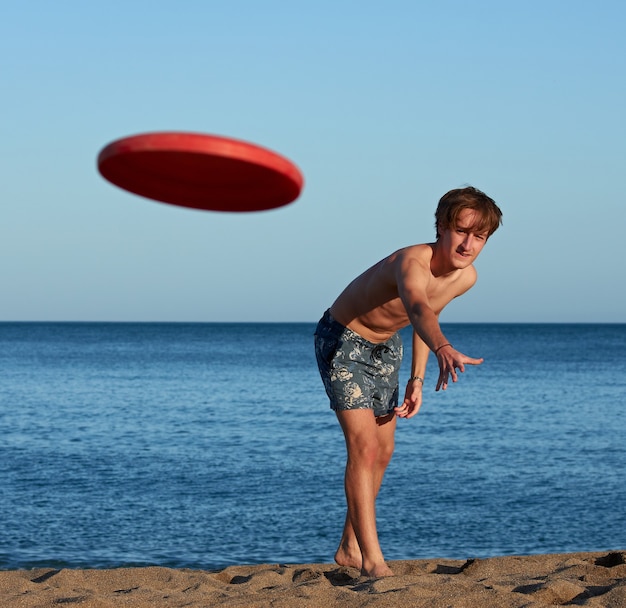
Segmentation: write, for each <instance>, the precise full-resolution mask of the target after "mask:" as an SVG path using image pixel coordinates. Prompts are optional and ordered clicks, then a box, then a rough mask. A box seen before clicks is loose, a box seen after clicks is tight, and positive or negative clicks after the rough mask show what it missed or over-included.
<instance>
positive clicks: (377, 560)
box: [335, 409, 396, 576]
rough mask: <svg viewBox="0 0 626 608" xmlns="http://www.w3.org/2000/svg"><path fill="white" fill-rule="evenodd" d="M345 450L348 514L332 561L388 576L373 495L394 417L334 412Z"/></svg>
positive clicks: (390, 449) (389, 445)
mask: <svg viewBox="0 0 626 608" xmlns="http://www.w3.org/2000/svg"><path fill="white" fill-rule="evenodd" d="M337 418H338V419H339V423H340V424H341V428H342V429H343V432H344V436H345V439H346V448H347V451H348V462H347V464H346V477H345V489H346V500H347V503H348V514H347V517H346V523H345V527H344V532H343V536H342V539H341V543H340V545H339V549H338V550H337V554H336V555H335V560H336V561H337V563H338V564H340V565H344V566H352V567H357V568H359V567H360V568H361V572H362V574H365V575H367V576H388V575H391V574H392V572H391V570H390V569H389V567H388V566H387V565H386V564H385V561H384V557H383V554H382V551H381V549H380V544H379V542H378V533H377V531H376V496H377V495H378V491H379V490H380V486H381V483H382V480H383V476H384V474H385V469H386V468H387V465H388V464H389V461H390V460H391V456H392V454H393V448H394V433H395V428H396V419H395V414H390V415H389V416H384V417H379V418H375V417H374V413H373V411H372V410H367V409H361V410H347V411H339V412H337Z"/></svg>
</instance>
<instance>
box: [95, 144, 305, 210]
mask: <svg viewBox="0 0 626 608" xmlns="http://www.w3.org/2000/svg"><path fill="white" fill-rule="evenodd" d="M98 170H99V171H100V173H101V174H102V176H103V177H104V178H105V179H107V180H108V181H110V182H111V183H113V184H115V185H116V186H119V187H120V188H123V189H124V190H128V191H129V192H132V193H133V194H138V195H140V196H145V197H147V198H151V199H153V200H156V201H161V202H163V203H170V204H172V205H179V206H181V207H192V208H194V209H204V210H210V211H261V210H264V209H274V208H276V207H282V206H283V205H287V204H288V203H291V202H292V201H294V200H295V199H296V198H298V196H299V194H300V191H301V190H302V185H303V183H304V179H303V177H302V174H301V173H300V170H299V169H298V167H296V166H295V165H294V164H293V163H292V162H291V161H289V160H288V159H286V158H284V157H283V156H280V155H279V154H276V153H275V152H272V151H271V150H268V149H266V148H262V147H260V146H257V145H255V144H251V143H248V142H245V141H240V140H236V139H231V138H227V137H219V136H217V135H206V134H201V133H179V132H158V133H143V134H140V135H133V136H131V137H125V138H123V139H118V140H116V141H114V142H111V143H110V144H108V145H107V146H105V147H104V148H103V149H102V151H101V152H100V154H99V155H98Z"/></svg>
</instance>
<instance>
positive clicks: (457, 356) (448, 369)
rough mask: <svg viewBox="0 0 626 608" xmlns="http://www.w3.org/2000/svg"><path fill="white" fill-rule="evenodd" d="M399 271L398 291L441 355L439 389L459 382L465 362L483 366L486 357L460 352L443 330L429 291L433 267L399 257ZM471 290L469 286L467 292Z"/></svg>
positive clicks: (418, 328) (418, 326)
mask: <svg viewBox="0 0 626 608" xmlns="http://www.w3.org/2000/svg"><path fill="white" fill-rule="evenodd" d="M397 273H398V274H397V285H398V293H399V295H400V298H401V300H402V303H403V305H404V307H405V309H406V311H407V314H408V317H409V320H410V322H411V325H412V326H413V329H414V330H415V332H416V333H417V334H418V335H419V337H420V338H421V339H422V340H423V341H424V343H425V344H426V345H427V346H428V348H429V349H430V350H432V351H433V352H434V353H435V355H436V356H437V362H438V364H439V378H438V379H437V386H436V388H435V390H437V391H438V390H439V389H443V390H446V389H447V388H448V381H449V379H450V378H452V382H456V381H457V379H458V376H457V373H456V370H457V369H458V370H459V371H460V372H464V371H465V364H469V365H479V364H480V363H482V362H483V360H482V359H473V358H471V357H467V356H466V355H464V354H463V353H461V352H460V351H457V350H456V349H455V348H454V347H453V346H452V345H451V344H450V343H449V342H448V340H447V338H446V337H445V336H444V334H443V332H442V331H441V327H440V326H439V319H438V315H437V314H436V313H435V311H434V310H433V309H432V307H431V305H430V302H429V299H428V294H427V289H428V283H429V279H430V269H429V268H428V267H426V266H425V265H424V264H423V263H422V262H421V261H420V260H418V259H416V258H405V259H401V260H399V264H398V269H397ZM470 286H471V285H470ZM467 289H469V287H467V288H466V289H464V290H463V291H467Z"/></svg>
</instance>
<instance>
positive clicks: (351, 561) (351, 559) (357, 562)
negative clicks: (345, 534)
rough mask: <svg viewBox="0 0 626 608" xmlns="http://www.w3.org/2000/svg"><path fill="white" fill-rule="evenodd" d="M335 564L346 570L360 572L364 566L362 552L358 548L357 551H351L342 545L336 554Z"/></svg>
mask: <svg viewBox="0 0 626 608" xmlns="http://www.w3.org/2000/svg"><path fill="white" fill-rule="evenodd" d="M335 562H337V564H339V565H340V566H345V567H346V568H356V569H357V570H360V569H361V567H362V565H363V558H362V557H361V550H360V549H359V548H358V547H357V549H356V551H351V550H350V549H349V548H348V547H344V546H343V545H341V546H340V547H339V549H337V553H335Z"/></svg>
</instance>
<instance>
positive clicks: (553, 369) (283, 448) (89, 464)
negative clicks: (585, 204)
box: [0, 322, 626, 570]
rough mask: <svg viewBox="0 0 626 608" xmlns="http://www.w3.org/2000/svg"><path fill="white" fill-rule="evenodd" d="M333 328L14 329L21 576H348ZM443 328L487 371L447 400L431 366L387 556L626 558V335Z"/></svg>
mask: <svg viewBox="0 0 626 608" xmlns="http://www.w3.org/2000/svg"><path fill="white" fill-rule="evenodd" d="M314 329H315V324H314V323H189V324H187V323H12V322H11V323H0V569H5V570H6V569H30V568H35V567H51V568H61V567H67V568H110V567H125V566H148V565H159V566H166V567H176V568H193V569H210V570H212V569H220V568H223V567H226V566H229V565H233V564H260V563H281V564H282V563H284V564H300V563H302V564H304V563H320V562H321V563H329V562H332V560H333V555H334V551H335V549H336V546H337V542H338V540H339V537H340V535H341V530H342V526H343V520H344V516H345V503H344V500H345V499H344V492H343V470H344V466H345V447H344V442H343V438H342V434H341V431H340V429H339V426H338V424H337V421H336V418H335V416H334V414H333V412H332V411H331V410H330V409H329V407H328V400H327V398H326V395H325V393H324V389H323V386H322V383H321V380H320V378H319V375H318V372H317V367H316V364H315V358H314V353H313V332H314ZM443 329H444V332H445V334H446V336H447V337H448V338H449V340H450V341H451V342H452V343H453V344H454V345H455V346H456V347H457V348H458V349H459V350H461V351H462V352H464V353H465V354H467V355H469V356H472V357H484V359H485V361H484V363H483V364H482V365H481V366H476V367H468V368H467V369H466V372H465V373H464V374H462V375H461V377H460V379H459V381H458V382H457V383H456V384H453V385H451V386H450V387H449V388H448V390H447V391H445V392H444V391H439V392H436V391H435V385H436V379H437V371H436V360H435V359H434V357H433V356H432V355H431V360H430V361H429V365H428V370H427V378H426V384H425V389H424V404H423V406H422V408H421V410H420V412H419V414H418V415H417V416H416V417H415V418H412V419H410V420H399V421H398V429H397V436H396V451H395V455H394V458H393V460H392V462H391V464H390V466H389V469H388V471H387V474H386V477H385V480H384V482H383V486H382V489H381V492H380V495H379V497H378V502H377V518H378V530H379V536H380V541H381V545H382V548H383V551H384V553H385V556H386V558H387V559H388V560H398V559H422V558H454V559H465V558H480V557H491V556H502V555H513V554H516V555H520V554H524V555H529V554H536V553H561V552H578V551H607V550H620V549H621V550H623V549H626V415H625V410H626V325H623V324H619V325H612V324H589V325H586V324H505V323H494V324H444V325H443ZM402 335H403V339H404V344H405V363H404V365H403V370H402V374H401V382H402V383H405V382H406V379H407V377H408V374H409V371H410V370H409V367H410V366H409V359H410V345H411V340H410V333H408V332H406V331H404V332H403V334H402Z"/></svg>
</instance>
